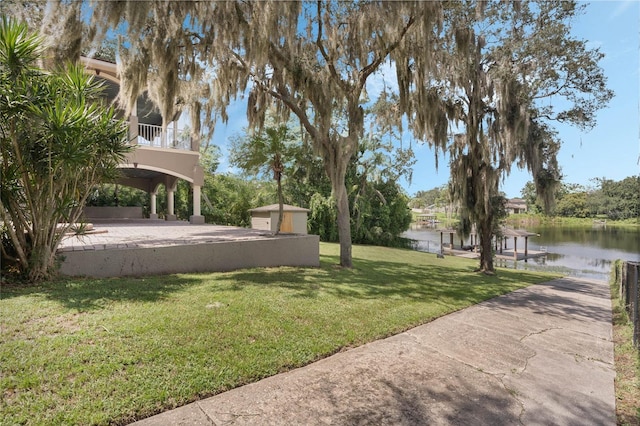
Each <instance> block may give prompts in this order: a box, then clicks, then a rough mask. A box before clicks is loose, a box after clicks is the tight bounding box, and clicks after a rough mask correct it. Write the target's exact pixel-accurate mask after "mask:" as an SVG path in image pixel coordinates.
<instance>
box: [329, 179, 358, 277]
mask: <svg viewBox="0 0 640 426" xmlns="http://www.w3.org/2000/svg"><path fill="white" fill-rule="evenodd" d="M331 186H332V188H333V194H334V197H335V199H336V207H337V209H338V238H339V240H340V266H342V267H343V268H352V267H353V261H352V258H351V213H350V212H349V197H348V196H347V186H346V185H345V183H344V178H343V179H342V182H336V183H334V182H333V181H332V182H331Z"/></svg>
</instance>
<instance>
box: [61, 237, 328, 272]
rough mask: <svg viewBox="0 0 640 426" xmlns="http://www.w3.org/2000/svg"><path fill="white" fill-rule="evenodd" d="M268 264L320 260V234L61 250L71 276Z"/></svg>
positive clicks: (64, 268) (63, 265)
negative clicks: (158, 245) (140, 246)
mask: <svg viewBox="0 0 640 426" xmlns="http://www.w3.org/2000/svg"><path fill="white" fill-rule="evenodd" d="M270 266H305V267H317V266H320V239H319V237H318V236H317V235H290V236H283V237H275V238H265V239H262V240H249V241H230V242H214V243H206V244H188V245H180V246H168V247H148V248H126V249H111V250H100V249H94V250H87V249H85V250H82V251H69V252H63V253H62V263H61V267H60V272H61V273H62V274H63V275H70V276H90V277H117V276H139V275H160V274H171V273H179V272H213V271H230V270H235V269H242V268H253V267H270Z"/></svg>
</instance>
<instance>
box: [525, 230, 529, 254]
mask: <svg viewBox="0 0 640 426" xmlns="http://www.w3.org/2000/svg"><path fill="white" fill-rule="evenodd" d="M528 243H529V237H528V236H525V237H524V259H525V260H527V255H528V254H529V251H528V246H527V244H528Z"/></svg>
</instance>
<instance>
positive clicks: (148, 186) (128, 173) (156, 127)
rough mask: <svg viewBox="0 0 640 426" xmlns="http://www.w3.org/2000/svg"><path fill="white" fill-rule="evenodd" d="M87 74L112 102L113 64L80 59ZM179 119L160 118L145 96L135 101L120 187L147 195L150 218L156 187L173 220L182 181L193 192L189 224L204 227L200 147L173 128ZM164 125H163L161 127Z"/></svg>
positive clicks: (153, 212)
mask: <svg viewBox="0 0 640 426" xmlns="http://www.w3.org/2000/svg"><path fill="white" fill-rule="evenodd" d="M81 61H82V63H83V64H84V66H85V68H86V69H87V71H88V72H89V73H92V74H94V75H95V76H96V77H97V78H99V79H101V80H103V81H104V84H105V86H106V91H105V92H106V93H105V95H106V97H107V100H113V99H115V98H116V96H117V95H118V91H119V90H120V79H119V78H118V72H117V66H116V64H114V63H111V62H107V61H103V60H99V59H91V58H85V57H82V58H81ZM178 117H179V115H176V116H175V117H162V116H161V115H160V113H159V112H158V109H157V108H156V107H155V106H154V105H153V103H152V102H151V101H150V100H149V99H148V98H147V96H146V94H143V95H141V96H140V97H138V101H137V104H136V107H135V108H134V110H133V111H132V113H131V115H130V116H129V117H127V119H128V122H129V144H131V145H133V146H135V149H134V150H133V151H132V152H130V153H129V154H128V155H127V157H126V159H125V161H124V162H123V163H122V164H120V166H119V168H120V169H121V170H122V173H123V177H121V178H120V180H119V181H118V183H119V184H121V185H126V186H131V187H134V188H138V189H141V190H143V191H146V192H147V193H149V194H150V195H151V206H150V207H151V209H150V218H157V217H158V214H157V211H156V201H157V199H156V196H157V193H158V188H159V187H160V185H164V186H165V188H166V194H167V214H166V220H176V215H175V205H174V198H175V197H174V194H175V190H176V185H177V183H178V179H183V180H186V181H187V182H189V183H190V184H191V187H192V188H193V212H192V215H191V216H190V218H189V219H190V222H191V223H204V216H202V214H201V210H200V206H201V200H200V198H201V188H202V186H203V185H204V171H203V170H202V167H201V166H200V162H199V160H200V143H199V141H198V140H192V139H191V137H190V135H189V134H188V132H184V131H182V130H181V129H178V128H176V122H177V120H178ZM165 121H166V123H167V125H166V126H163V123H164V122H165Z"/></svg>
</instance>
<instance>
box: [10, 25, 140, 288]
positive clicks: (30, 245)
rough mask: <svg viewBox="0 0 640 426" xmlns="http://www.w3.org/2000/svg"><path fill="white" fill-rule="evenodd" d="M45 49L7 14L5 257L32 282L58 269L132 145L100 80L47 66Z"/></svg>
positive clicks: (71, 68) (80, 70)
mask: <svg viewBox="0 0 640 426" xmlns="http://www.w3.org/2000/svg"><path fill="white" fill-rule="evenodd" d="M41 46H42V43H41V40H40V38H39V37H38V36H36V35H33V34H30V33H29V31H28V28H27V26H26V25H25V24H23V23H19V22H17V21H15V20H13V19H9V18H7V17H3V18H2V22H1V24H0V89H1V90H0V93H1V95H0V118H1V119H0V160H1V162H2V176H1V178H2V189H1V197H0V215H1V216H2V220H3V223H4V232H6V234H7V236H8V238H6V239H3V240H4V241H7V242H8V243H9V244H7V247H6V246H5V245H3V247H2V257H3V260H4V261H5V262H7V261H8V263H9V264H12V265H15V267H16V269H17V270H18V271H20V272H21V273H23V274H25V275H26V276H27V278H28V279H29V280H30V281H39V280H42V279H44V278H47V277H49V276H50V274H51V273H52V272H53V267H54V265H55V261H56V249H57V247H58V245H59V244H60V241H61V239H62V236H63V235H64V233H65V232H66V231H67V230H68V229H69V228H70V227H71V226H72V224H73V223H74V222H76V221H77V220H78V218H79V217H80V214H81V211H82V206H83V205H84V203H85V201H86V199H87V197H88V195H89V193H90V191H91V188H92V186H94V185H95V184H97V183H99V182H101V181H104V180H108V179H110V178H113V177H115V175H116V172H117V166H118V163H119V162H120V161H121V160H122V158H123V156H124V154H125V153H126V151H127V150H128V148H127V146H126V135H127V126H126V124H125V123H123V122H122V121H119V120H116V116H115V111H114V109H113V108H108V107H105V106H103V105H102V104H101V103H100V102H99V95H100V93H101V86H100V84H99V83H98V82H97V81H96V80H95V79H94V78H93V77H91V76H89V75H88V74H86V73H85V72H84V69H83V68H82V67H81V66H78V65H72V64H69V65H67V66H66V68H60V69H58V70H55V71H52V72H49V71H46V70H44V69H42V68H41V67H39V66H38V61H39V60H40V59H41V55H42V52H43V49H42V47H41Z"/></svg>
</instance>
